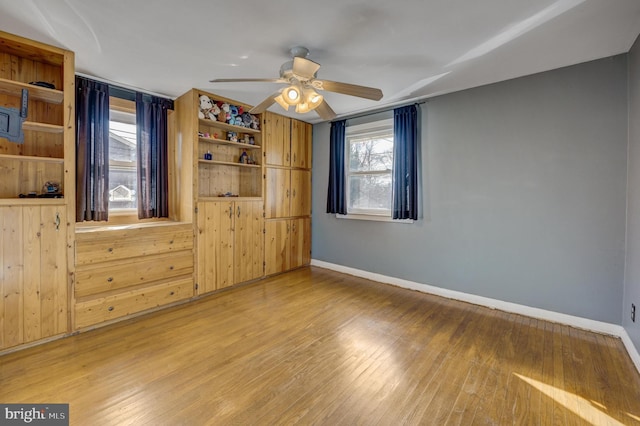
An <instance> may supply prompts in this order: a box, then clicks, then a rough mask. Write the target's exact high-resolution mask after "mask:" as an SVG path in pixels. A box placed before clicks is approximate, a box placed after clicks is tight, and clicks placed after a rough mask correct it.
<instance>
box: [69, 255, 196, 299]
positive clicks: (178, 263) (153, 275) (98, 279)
mask: <svg viewBox="0 0 640 426" xmlns="http://www.w3.org/2000/svg"><path fill="white" fill-rule="evenodd" d="M192 274H193V252H192V251H191V250H184V251H179V252H176V253H170V254H158V255H151V256H144V257H134V258H131V259H126V260H115V261H111V262H104V263H97V264H89V265H79V266H78V267H77V269H76V274H75V276H76V279H75V296H76V298H78V299H80V298H82V297H86V296H91V295H94V294H98V293H103V292H106V291H112V290H118V289H123V288H126V287H132V286H137V285H140V284H145V283H151V282H153V281H159V280H163V279H166V278H172V277H178V276H181V275H192Z"/></svg>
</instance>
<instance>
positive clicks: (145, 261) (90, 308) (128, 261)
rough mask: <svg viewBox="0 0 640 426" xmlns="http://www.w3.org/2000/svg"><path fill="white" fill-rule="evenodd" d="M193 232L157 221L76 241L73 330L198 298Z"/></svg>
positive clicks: (185, 226) (85, 234)
mask: <svg viewBox="0 0 640 426" xmlns="http://www.w3.org/2000/svg"><path fill="white" fill-rule="evenodd" d="M193 272H194V270H193V228H192V225H191V224H190V223H187V224H180V223H172V222H158V223H150V224H145V225H144V226H132V227H125V228H124V229H109V228H108V227H107V228H104V229H102V228H97V229H85V230H83V231H82V232H79V233H78V234H77V236H76V279H75V287H74V298H75V305H74V314H75V315H74V329H81V328H84V327H88V326H92V325H96V324H100V323H103V322H105V321H109V320H113V319H117V318H122V317H126V316H129V315H131V314H135V313H138V312H142V311H145V310H149V309H152V308H157V307H159V306H162V305H167V304H172V303H175V302H178V301H181V300H185V299H189V298H190V297H192V296H193V295H194V284H193V276H194V274H193Z"/></svg>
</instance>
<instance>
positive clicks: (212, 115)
mask: <svg viewBox="0 0 640 426" xmlns="http://www.w3.org/2000/svg"><path fill="white" fill-rule="evenodd" d="M218 114H220V107H219V106H218V104H215V103H214V104H213V106H212V107H211V111H209V118H211V119H212V120H213V121H216V120H217V119H218Z"/></svg>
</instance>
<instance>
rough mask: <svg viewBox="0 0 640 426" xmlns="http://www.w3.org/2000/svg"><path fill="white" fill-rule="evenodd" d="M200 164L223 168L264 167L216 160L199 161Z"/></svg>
mask: <svg viewBox="0 0 640 426" xmlns="http://www.w3.org/2000/svg"><path fill="white" fill-rule="evenodd" d="M198 162H199V163H202V164H218V165H222V166H236V167H253V168H258V169H259V168H260V167H262V166H261V165H260V164H244V163H232V162H230V161H215V160H202V159H201V160H198Z"/></svg>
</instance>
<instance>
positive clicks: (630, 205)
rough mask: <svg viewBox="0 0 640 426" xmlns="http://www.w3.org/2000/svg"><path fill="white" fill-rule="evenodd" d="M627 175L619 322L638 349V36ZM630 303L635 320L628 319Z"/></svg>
mask: <svg viewBox="0 0 640 426" xmlns="http://www.w3.org/2000/svg"><path fill="white" fill-rule="evenodd" d="M628 60H629V163H628V164H629V175H628V188H627V261H626V274H625V286H624V301H623V304H622V310H623V326H624V328H625V329H626V330H627V333H628V334H629V336H630V337H631V340H632V341H633V343H634V345H635V347H636V349H638V351H639V352H640V38H639V39H638V40H636V43H635V45H634V47H633V48H632V49H631V53H630V54H629V59H628ZM631 303H635V305H636V322H635V323H632V322H631V316H630V309H631Z"/></svg>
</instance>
